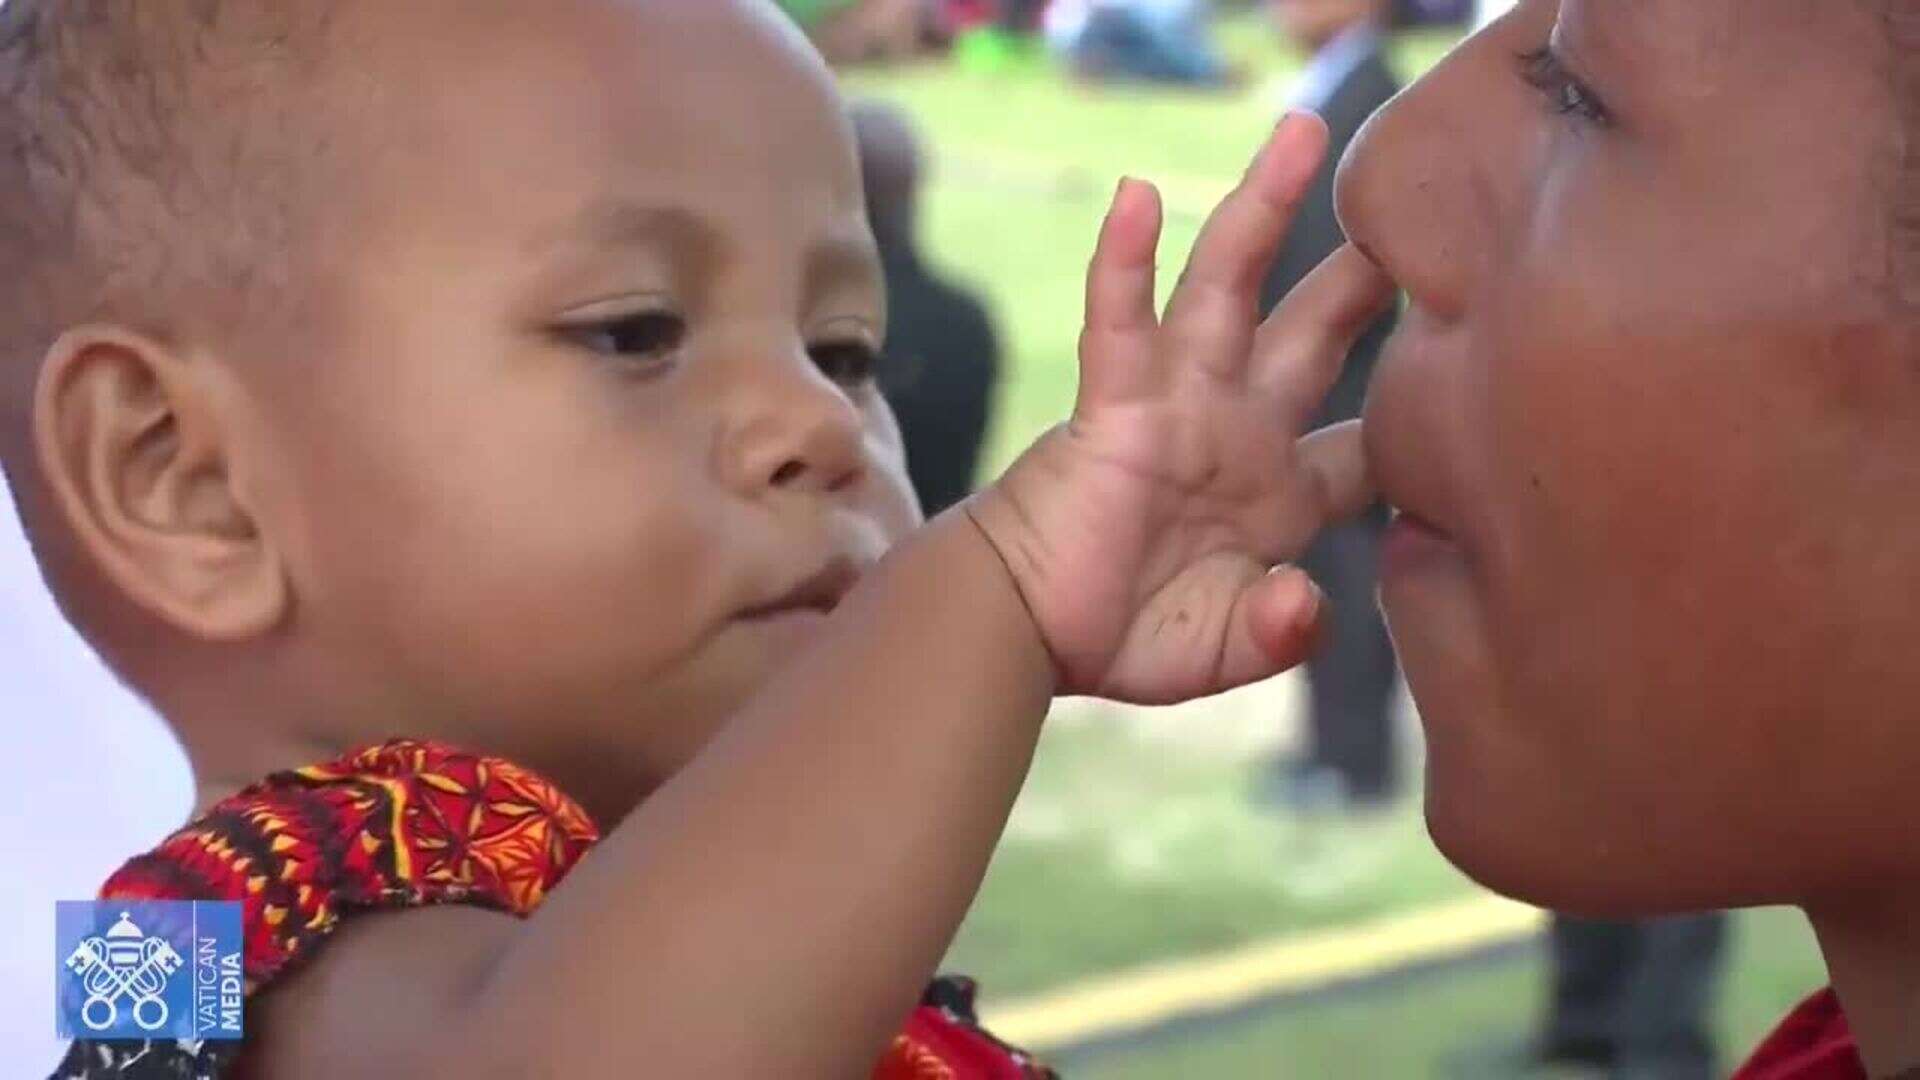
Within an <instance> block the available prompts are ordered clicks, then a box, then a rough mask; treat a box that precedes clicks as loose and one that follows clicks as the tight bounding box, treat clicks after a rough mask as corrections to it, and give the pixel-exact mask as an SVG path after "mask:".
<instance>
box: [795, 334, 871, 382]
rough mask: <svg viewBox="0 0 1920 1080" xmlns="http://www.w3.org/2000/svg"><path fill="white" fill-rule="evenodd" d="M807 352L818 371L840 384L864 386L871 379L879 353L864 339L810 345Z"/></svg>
mask: <svg viewBox="0 0 1920 1080" xmlns="http://www.w3.org/2000/svg"><path fill="white" fill-rule="evenodd" d="M807 352H808V354H809V355H811V356H812V357H813V362H814V364H816V365H817V366H818V367H819V368H820V373H821V374H822V375H825V376H826V377H827V378H829V379H832V380H833V381H834V382H836V383H839V384H840V385H841V386H864V385H866V384H867V383H869V382H871V381H873V369H874V366H875V365H876V364H878V363H879V360H880V354H879V353H878V351H876V350H875V349H874V347H873V346H871V345H869V344H867V343H866V342H864V341H829V342H822V343H820V344H817V345H813V346H810V347H809V348H808V350H807Z"/></svg>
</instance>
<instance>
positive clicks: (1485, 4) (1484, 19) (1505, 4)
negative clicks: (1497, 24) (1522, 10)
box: [1474, 0, 1515, 26]
mask: <svg viewBox="0 0 1920 1080" xmlns="http://www.w3.org/2000/svg"><path fill="white" fill-rule="evenodd" d="M1514 3H1515V0H1480V2H1479V4H1477V5H1476V15H1475V20H1474V21H1475V24H1476V25H1479V26H1485V25H1487V24H1488V23H1490V22H1492V21H1493V20H1495V19H1497V18H1499V17H1500V16H1502V15H1505V14H1506V13H1507V12H1509V11H1512V10H1513V5H1514Z"/></svg>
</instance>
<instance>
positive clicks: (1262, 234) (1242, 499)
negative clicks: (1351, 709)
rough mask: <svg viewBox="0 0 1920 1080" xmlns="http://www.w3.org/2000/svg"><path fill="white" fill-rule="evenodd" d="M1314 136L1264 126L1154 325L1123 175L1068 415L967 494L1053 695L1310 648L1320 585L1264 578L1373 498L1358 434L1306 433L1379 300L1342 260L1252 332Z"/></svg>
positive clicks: (1179, 683) (1258, 674)
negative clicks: (1043, 657) (1257, 147)
mask: <svg viewBox="0 0 1920 1080" xmlns="http://www.w3.org/2000/svg"><path fill="white" fill-rule="evenodd" d="M1326 138H1327V137H1326V128H1325V127H1324V125H1322V124H1321V123H1320V122H1319V120H1317V119H1315V118H1313V117H1311V116H1304V115H1300V116H1293V117H1289V118H1288V119H1287V120H1286V121H1285V122H1283V123H1282V124H1281V125H1280V127H1279V129H1278V130H1277V131H1276V132H1275V134H1274V136H1273V138H1272V139H1271V140H1270V141H1269V142H1268V144H1267V146H1266V147H1265V148H1264V149H1263V150H1262V151H1261V154H1260V156H1259V158H1257V159H1256V160H1255V162H1254V164H1253V165H1252V167H1251V168H1250V169H1249V170H1248V172H1247V175H1246V178H1245V179H1244V180H1242V181H1241V183H1240V186H1239V187H1238V188H1236V189H1235V190H1234V191H1233V193H1232V194H1230V195H1228V196H1227V198H1226V199H1225V200H1224V201H1223V202H1222V203H1221V204H1220V206H1219V207H1218V208H1217V209H1215V210H1214V212H1213V215H1212V217H1211V218H1210V219H1209V220H1208V221H1207V224H1206V226H1205V228H1204V229H1203V230H1202V231H1201V234H1200V238H1199V240H1198V241H1197V242H1196V243H1195V246H1194V249H1193V255H1192V258H1191V259H1190V260H1189V262H1188V265H1187V271H1186V273H1185V274H1184V275H1183V276H1182V278H1181V280H1180V283H1179V286H1178V287H1177V288H1176V289H1175V290H1174V293H1173V297H1172V300H1171V301H1170V302H1169V304H1168V306H1167V311H1166V316H1165V318H1164V319H1163V318H1157V317H1156V316H1155V313H1154V251H1155V247H1156V245H1157V243H1158V241H1159V237H1160V202H1159V195H1158V193H1157V192H1156V191H1155V190H1154V189H1153V188H1152V187H1151V186H1150V185H1147V184H1143V183H1138V182H1134V181H1127V182H1124V183H1122V184H1121V187H1120V191H1119V193H1118V194H1117V195H1116V196H1115V197H1114V203H1113V208H1112V210H1111V211H1110V212H1109V214H1108V217H1107V221H1106V224H1105V226H1104V227H1103V228H1102V230H1101V236H1100V243H1099V248H1098V250H1097V251H1096V252H1095V253H1094V257H1093V263H1092V266H1091V267H1090V268H1089V270H1088V272H1087V310H1086V326H1085V328H1084V330H1083V331H1082V333H1081V338H1080V393H1079V400H1078V402H1077V403H1076V405H1075V407H1074V412H1073V418H1072V420H1071V421H1069V422H1068V423H1066V424H1064V425H1062V426H1060V427H1058V428H1055V429H1054V430H1053V431H1050V432H1048V433H1047V434H1046V435H1045V436H1043V437H1042V438H1041V439H1040V441H1039V442H1037V443H1035V444H1034V446H1033V447H1032V448H1031V449H1029V450H1028V451H1027V452H1026V454H1024V455H1023V456H1022V457H1021V458H1020V460H1019V461H1018V462H1016V463H1015V464H1014V466H1013V467H1012V468H1011V469H1009V470H1008V472H1007V474H1006V475H1005V476H1004V477H1002V478H1001V479H1000V481H999V482H998V483H996V484H994V485H993V486H992V487H990V488H988V489H987V490H986V491H983V492H982V493H981V494H980V495H979V496H976V497H975V499H974V500H973V501H972V502H970V503H969V504H968V506H969V512H970V513H971V514H972V515H973V518H974V520H975V521H976V522H977V523H978V524H979V526H980V527H981V529H982V531H984V532H985V533H986V535H987V538H988V540H989V541H990V542H991V543H992V544H993V546H994V547H995V549H996V550H998V551H999V553H1000V555H1001V558H1002V559H1003V560H1004V561H1005V562H1006V564H1007V566H1008V569H1009V570H1010V571H1011V572H1012V574H1013V576H1014V579H1015V581H1016V583H1017V584H1018V586H1019V589H1020V593H1021V595H1022V597H1023V598H1024V599H1025V600H1026V603H1027V606H1028V608H1029V609H1030V610H1031V611H1032V613H1033V617H1034V620H1035V622H1036V624H1037V625H1038V627H1039V630H1040V633H1041V636H1042V638H1043V639H1044V640H1045V642H1046V645H1047V648H1048V650H1049V651H1050V652H1051V653H1052V656H1053V660H1054V664H1055V666H1056V668H1057V669H1058V672H1059V675H1060V678H1061V684H1062V685H1061V690H1062V692H1064V693H1070V694H1098V695H1100V696H1103V697H1109V698H1115V699H1118V700H1123V701H1132V702H1139V703H1144V704H1158V703H1166V702H1173V701H1180V700H1185V699H1188V698H1194V697H1200V696H1203V695H1207V694H1212V693H1217V692H1219V691H1222V690H1226V689H1230V688H1232V687H1235V686H1240V685H1243V684H1245V683H1248V682H1252V681H1255V680H1258V679H1262V678H1266V677H1268V676H1270V675H1273V674H1276V673H1278V672H1281V671H1284V670H1286V669H1288V668H1290V667H1292V666H1294V665H1295V664H1297V663H1299V662H1300V661H1301V660H1302V659H1303V658H1304V657H1305V655H1306V652H1307V650H1308V648H1309V647H1310V646H1311V644H1312V641H1313V638H1314V634H1315V628H1316V625H1317V623H1318V621H1319V618H1320V616H1321V612H1320V605H1321V599H1320V594H1319V590H1318V589H1316V588H1315V587H1314V585H1313V584H1312V582H1311V581H1309V580H1308V579H1307V577H1306V575H1305V574H1302V573H1301V572H1299V571H1298V570H1294V569H1283V570H1280V571H1277V572H1275V571H1274V570H1273V568H1274V567H1275V566H1276V565H1277V564H1280V563H1284V562H1287V561H1289V560H1292V559H1296V558H1298V557H1299V556H1300V554H1301V553H1302V552H1303V551H1304V550H1305V549H1306V546H1307V544H1308V542H1309V541H1310V540H1311V539H1312V538H1313V536H1314V534H1315V533H1317V532H1319V531H1320V529H1321V528H1323V527H1324V526H1325V525H1327V524H1328V523H1329V522H1330V521H1332V520H1337V519H1338V518H1341V517H1345V516H1350V515H1352V514H1354V513H1356V512H1358V511H1359V510H1360V509H1361V508H1362V507H1364V505H1365V504H1366V502H1367V501H1368V500H1369V497H1370V492H1369V490H1368V486H1367V482H1366V470H1365V467H1364V464H1363V462H1362V458H1361V453H1360V431H1359V425H1358V424H1357V423H1354V424H1344V425H1340V426H1337V427H1333V428H1328V429H1326V430H1324V431H1320V432H1317V433H1315V434H1312V435H1309V436H1307V437H1305V438H1301V437H1300V434H1301V429H1302V428H1303V427H1304V426H1305V425H1306V424H1307V423H1308V422H1309V421H1310V420H1311V418H1312V417H1313V415H1314V414H1315V412H1316V411H1317V409H1318V406H1319V404H1320V400H1321V398H1322V397H1324V396H1325V394H1326V392H1327V388H1328V387H1329V386H1330V385H1331V384H1332V382H1333V380H1334V378H1335V377H1336V376H1337V375H1338V374H1339V371H1340V368H1341V365H1342V364H1343V363H1344V361H1345V359H1346V355H1347V351H1348V349H1349V347H1350V346H1351V345H1352V343H1353V340H1354V338H1355V337H1356V336H1357V335H1358V334H1359V333H1360V332H1361V331H1362V330H1363V329H1364V328H1365V327H1366V326H1367V324H1368V323H1370V322H1371V321H1372V319H1373V318H1374V316H1376V315H1377V314H1378V313H1379V312H1380V311H1381V310H1382V309H1383V307H1384V306H1385V304H1386V303H1387V302H1388V301H1389V300H1390V299H1391V297H1392V285H1391V283H1390V281H1389V280H1388V279H1387V278H1386V276H1385V275H1384V274H1382V273H1381V272H1380V270H1379V269H1378V268H1377V267H1375V266H1374V265H1373V264H1372V263H1371V262H1369V261H1368V260H1367V259H1366V258H1365V257H1364V256H1362V255H1361V254H1359V252H1357V251H1356V250H1354V249H1352V248H1343V249H1342V250H1341V251H1339V252H1338V253H1336V254H1335V255H1334V256H1333V257H1332V258H1330V259H1328V260H1327V262H1326V263H1325V264H1324V265H1322V266H1321V267H1320V268H1319V269H1318V270H1316V271H1315V272H1314V273H1313V275H1312V276H1310V277H1309V278H1308V279H1307V280H1306V281H1305V282H1303V283H1302V284H1301V285H1300V287H1299V288H1297V289H1295V290H1294V291H1293V293H1292V294H1291V295H1289V296H1288V297H1287V299H1286V300H1285V301H1284V302H1283V303H1282V304H1281V305H1280V307H1279V308H1278V309H1277V310H1276V311H1275V312H1274V314H1273V316H1272V317H1271V318H1270V319H1268V320H1267V322H1266V323H1265V324H1264V325H1259V326H1256V322H1257V318H1258V304H1259V292H1260V286H1261V282H1262V279H1263V278H1264V276H1265V274H1266V271H1267V267H1268V264H1269V263H1270V262H1271V261H1272V260H1273V257H1274V254H1275V252H1276V251H1277V250H1278V248H1279V245H1280V242H1281V239H1282V237H1283V236H1284V234H1285V232H1286V229H1287V227H1288V225H1289V224H1290V222H1291V220H1292V217H1293V211H1294V206H1295V204H1296V203H1297V201H1298V200H1299V198H1300V197H1301V195H1302V193H1303V192H1304V191H1305V190H1306V188H1307V186H1308V183H1309V182H1310V181H1311V179H1312V177H1313V175H1314V173H1315V171H1316V170H1317V169H1318V167H1319V164H1320V161H1321V158H1322V157H1323V156H1324V154H1325V152H1326Z"/></svg>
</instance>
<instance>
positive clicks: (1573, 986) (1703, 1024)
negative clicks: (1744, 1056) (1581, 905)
mask: <svg viewBox="0 0 1920 1080" xmlns="http://www.w3.org/2000/svg"><path fill="white" fill-rule="evenodd" d="M1549 941H1550V949H1549V960H1550V963H1551V973H1552V974H1551V980H1552V981H1551V984H1550V986H1549V989H1548V998H1547V1005H1546V1009H1545V1010H1544V1013H1543V1019H1542V1022H1541V1028H1540V1030H1539V1031H1538V1032H1537V1033H1535V1034H1534V1035H1532V1036H1531V1037H1529V1038H1527V1039H1525V1040H1524V1041H1521V1042H1519V1043H1513V1042H1506V1043H1502V1042H1499V1041H1491V1040H1490V1041H1488V1042H1486V1043H1484V1044H1482V1045H1481V1046H1478V1047H1473V1048H1470V1049H1468V1050H1467V1051H1465V1052H1463V1053H1461V1054H1460V1055H1459V1056H1458V1057H1457V1058H1456V1059H1455V1060H1454V1061H1453V1062H1452V1063H1451V1068H1450V1069H1449V1070H1448V1071H1449V1072H1450V1073H1451V1074H1452V1075H1454V1076H1456V1077H1459V1080H1468V1078H1473V1080H1481V1078H1491V1080H1499V1078H1502V1077H1512V1078H1522V1077H1541V1078H1546V1077H1559V1076H1567V1075H1584V1076H1593V1077H1605V1078H1608V1080H1710V1078H1712V1077H1716V1076H1719V1075H1721V1074H1720V1071H1719V1061H1718V1055H1717V1054H1716V1052H1715V1046H1714V1038H1713V1034H1712V1013H1713V1005H1714V997H1715V994H1716V991H1717V990H1718V988H1719V984H1720V976H1721V969H1722V967H1723V966H1724V959H1725V953H1726V941H1727V916H1726V915H1725V914H1722V913H1718V912H1716V913H1712V914H1706V915H1687V916H1680V917H1677V918H1668V919H1654V920H1650V921H1646V922H1613V921H1609V920H1602V919H1576V918H1573V917H1571V916H1567V915H1555V916H1554V918H1553V927H1552V930H1551V932H1550V934H1549Z"/></svg>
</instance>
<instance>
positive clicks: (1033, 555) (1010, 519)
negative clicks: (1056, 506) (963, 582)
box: [953, 482, 1060, 685]
mask: <svg viewBox="0 0 1920 1080" xmlns="http://www.w3.org/2000/svg"><path fill="white" fill-rule="evenodd" d="M953 512H954V513H955V514H957V515H961V516H964V517H965V518H966V520H967V522H968V523H969V526H970V529H969V531H970V532H972V534H973V535H974V536H975V537H977V538H978V541H979V542H980V544H981V545H982V546H983V547H984V548H985V550H986V552H987V554H988V555H990V556H991V557H992V559H993V561H994V562H995V563H996V564H997V565H998V566H999V567H1000V577H1001V579H1002V580H1003V581H1005V583H1006V585H1007V587H1008V588H1009V589H1010V590H1012V595H1013V597H1014V599H1015V600H1017V601H1018V603H1019V605H1020V610H1021V611H1022V612H1024V613H1025V615H1026V621H1027V623H1028V625H1030V626H1031V627H1032V628H1033V637H1034V640H1035V641H1037V642H1038V643H1039V644H1040V646H1041V649H1042V651H1043V652H1045V653H1046V654H1047V667H1048V670H1049V671H1051V672H1052V673H1053V678H1054V682H1055V683H1056V685H1057V684H1058V683H1059V681H1060V671H1059V666H1058V664H1057V663H1056V662H1055V660H1054V658H1053V655H1052V649H1051V647H1050V645H1049V644H1048V642H1047V635H1046V628H1045V626H1044V625H1042V623H1041V621H1040V617H1039V614H1038V607H1037V604H1036V596H1037V593H1036V591H1035V585H1036V582H1037V578H1038V577H1039V574H1040V559H1041V552H1042V550H1043V548H1042V547H1041V545H1040V544H1039V538H1038V537H1037V536H1036V535H1035V530H1034V528H1033V523H1032V519H1031V517H1030V516H1029V515H1028V514H1027V512H1026V510H1025V509H1024V508H1023V507H1022V506H1021V505H1020V502H1019V500H1018V499H1017V498H1016V497H1015V496H1013V495H1012V494H1010V493H1009V492H1007V491H1006V490H1005V485H1004V483H1002V482H996V483H994V484H990V485H988V486H987V487H985V488H982V489H981V490H979V491H977V492H975V493H974V494H973V495H972V496H971V497H969V498H968V499H967V500H966V501H965V502H963V503H961V504H960V505H959V506H958V507H956V508H955V509H954V511H953Z"/></svg>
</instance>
